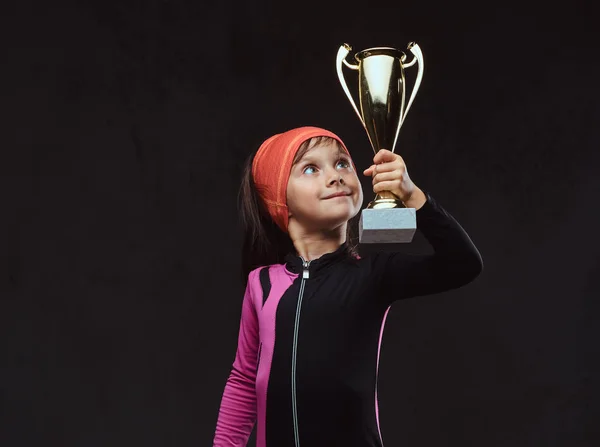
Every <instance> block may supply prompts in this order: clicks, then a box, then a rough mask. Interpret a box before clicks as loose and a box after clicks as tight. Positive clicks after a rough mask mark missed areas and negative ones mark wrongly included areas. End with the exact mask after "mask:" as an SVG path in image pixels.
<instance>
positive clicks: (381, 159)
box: [373, 149, 399, 164]
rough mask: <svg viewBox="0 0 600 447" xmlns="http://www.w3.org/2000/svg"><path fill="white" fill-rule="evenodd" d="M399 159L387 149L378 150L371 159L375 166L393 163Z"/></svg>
mask: <svg viewBox="0 0 600 447" xmlns="http://www.w3.org/2000/svg"><path fill="white" fill-rule="evenodd" d="M397 157H399V155H398V154H394V153H393V152H392V151H389V150H387V149H380V150H379V151H378V152H377V153H376V154H375V157H373V162H374V163H375V164H380V163H386V162H388V161H394V160H396V158H397Z"/></svg>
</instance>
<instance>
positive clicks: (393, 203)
mask: <svg viewBox="0 0 600 447" xmlns="http://www.w3.org/2000/svg"><path fill="white" fill-rule="evenodd" d="M384 208H406V206H405V205H404V203H402V201H401V200H400V199H399V198H398V196H396V195H395V194H394V193H393V192H390V191H381V192H380V193H378V194H376V195H375V198H374V199H373V200H372V201H371V202H370V203H369V204H368V205H367V209H375V210H379V209H384Z"/></svg>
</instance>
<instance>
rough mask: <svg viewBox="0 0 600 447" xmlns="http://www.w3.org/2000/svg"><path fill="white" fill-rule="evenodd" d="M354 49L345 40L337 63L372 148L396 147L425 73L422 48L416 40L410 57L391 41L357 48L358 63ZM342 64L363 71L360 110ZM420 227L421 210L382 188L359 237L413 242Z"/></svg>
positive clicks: (366, 213) (363, 218)
mask: <svg viewBox="0 0 600 447" xmlns="http://www.w3.org/2000/svg"><path fill="white" fill-rule="evenodd" d="M351 50H352V47H351V46H350V45H348V44H344V45H342V46H341V47H340V49H339V50H338V53H337V60H336V68H337V73H338V77H339V79H340V83H341V84H342V88H343V89H344V92H346V96H348V99H349V100H350V104H352V107H353V108H354V111H355V112H356V114H357V115H358V118H359V119H360V122H361V123H362V125H363V127H364V128H365V130H366V131H367V135H368V137H369V141H370V142H371V146H372V147H373V151H374V152H375V153H377V152H378V151H379V150H380V149H387V150H389V151H392V152H394V148H395V146H396V141H397V140H398V135H399V133H400V127H402V124H403V122H404V118H405V117H406V114H407V113H408V110H409V109H410V106H411V105H412V102H413V100H414V98H415V95H416V94H417V91H418V90H419V85H420V84H421V79H422V78H423V53H421V49H420V48H419V46H418V45H417V44H416V43H415V42H411V43H410V44H409V45H408V50H409V51H410V52H411V53H412V55H413V58H412V60H411V61H410V62H406V54H405V53H404V51H401V50H398V49H396V48H389V47H377V48H369V49H366V50H363V51H360V52H359V53H356V54H355V56H354V58H355V59H356V62H357V63H358V65H354V64H351V63H349V62H348V61H347V60H346V56H347V55H348V53H349V52H350V51H351ZM415 63H416V64H417V66H418V72H417V76H416V79H415V83H414V85H413V88H412V92H411V95H410V99H409V100H408V102H406V101H405V98H406V80H405V77H404V69H405V68H407V67H411V66H413V65H415ZM343 65H345V66H346V67H348V68H350V69H352V70H356V71H358V97H359V103H360V111H359V109H358V107H357V106H356V103H355V102H354V99H353V98H352V95H351V94H350V91H349V90H348V86H347V85H346V80H345V79H344V73H343V71H342V68H343ZM416 228H417V219H416V210H415V209H414V208H406V207H405V206H404V204H403V203H402V201H401V200H400V199H399V198H398V197H397V196H396V195H395V194H393V193H392V192H390V191H382V192H380V193H378V194H376V195H375V199H373V200H372V201H371V202H370V203H369V205H368V206H367V208H365V209H364V210H363V211H362V213H361V216H360V223H359V242H361V243H398V242H411V241H412V239H413V236H414V233H415V230H416Z"/></svg>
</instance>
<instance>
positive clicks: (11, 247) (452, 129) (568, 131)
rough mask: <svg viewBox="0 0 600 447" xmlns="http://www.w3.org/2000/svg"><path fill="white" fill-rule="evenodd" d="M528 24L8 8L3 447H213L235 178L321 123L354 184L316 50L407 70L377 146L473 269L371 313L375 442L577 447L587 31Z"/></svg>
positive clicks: (588, 283)
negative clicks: (374, 56) (438, 217)
mask: <svg viewBox="0 0 600 447" xmlns="http://www.w3.org/2000/svg"><path fill="white" fill-rule="evenodd" d="M551 3H552V2H538V3H537V4H532V3H526V2H523V1H522V2H505V1H503V2H491V3H490V2H480V3H477V4H473V5H468V4H466V3H465V4H460V3H456V2H437V3H431V2H411V3H410V4H409V3H407V2H384V3H382V2H371V3H370V4H369V6H368V7H367V6H364V5H366V2H365V3H364V4H363V6H359V5H353V4H350V3H347V4H346V3H342V2H325V1H322V2H315V1H310V2H296V3H288V2H279V3H274V2H273V4H268V3H265V2H248V3H240V4H233V3H228V2H219V3H217V4H215V5H206V4H204V3H203V2H177V1H162V2H159V1H154V0H153V1H137V2H122V3H117V2H112V3H109V2H74V1H73V2H70V3H69V2H63V3H58V2H42V1H37V2H35V3H33V2H28V1H21V2H19V3H18V6H17V5H16V4H15V5H13V6H10V7H6V9H5V11H4V12H3V14H2V18H1V19H0V20H1V23H0V24H1V25H2V26H0V42H1V45H2V52H1V54H2V69H1V77H0V79H1V83H0V86H1V87H0V88H1V96H0V97H1V101H0V104H1V107H2V135H3V138H4V141H3V143H2V145H1V161H0V169H1V172H2V188H0V190H1V191H2V195H1V197H2V202H1V203H2V215H1V218H0V221H1V222H2V227H3V228H2V233H3V234H4V235H6V239H4V238H3V239H2V244H3V246H2V247H0V252H1V253H2V257H1V258H0V259H1V260H2V267H3V272H4V273H3V275H2V282H1V283H0V284H1V289H0V292H1V295H0V404H1V407H0V411H1V413H0V445H1V446H2V447H21V446H27V447H30V446H50V445H60V446H69V447H70V446H78V447H79V446H81V447H96V446H111V447H117V446H144V447H146V446H147V447H154V446H209V445H211V441H212V436H213V433H214V428H215V423H216V418H217V412H218V408H219V404H220V399H221V393H222V391H223V387H224V385H225V380H226V378H227V375H228V373H229V369H230V367H231V363H232V361H233V357H234V354H235V348H236V342H237V330H238V324H239V315H240V310H241V308H240V305H241V297H242V293H243V288H242V284H240V282H239V279H238V277H239V275H238V269H239V265H240V264H239V263H240V258H239V250H240V245H241V235H240V232H239V229H238V224H237V217H238V216H237V205H236V194H237V188H238V182H239V178H240V167H241V164H242V161H243V159H244V158H245V157H246V155H247V154H248V153H249V152H250V151H251V150H253V149H255V148H256V147H257V145H258V144H259V143H260V142H261V141H262V140H263V139H265V138H266V137H268V136H270V135H271V134H273V133H276V132H279V131H282V130H286V129H287V128H290V127H295V126H298V125H318V126H322V127H326V128H329V129H331V130H333V131H334V132H336V133H338V134H339V135H340V136H341V137H342V138H343V139H344V140H345V141H346V143H347V144H348V146H349V147H350V150H351V152H352V153H353V155H354V158H355V161H356V162H357V164H358V165H359V167H363V168H364V167H366V166H368V164H369V162H370V158H371V153H370V152H369V151H370V147H369V145H368V140H367V137H366V134H365V133H364V130H363V129H362V127H361V125H360V124H359V122H358V120H357V118H356V116H355V115H354V112H353V110H352V108H351V107H350V105H349V103H348V101H347V99H346V97H345V95H344V94H343V91H342V89H341V87H340V85H339V81H338V79H337V75H336V73H335V55H336V52H337V49H338V48H339V46H340V45H341V44H342V43H344V42H348V43H350V44H351V45H353V47H354V49H355V50H357V51H358V50H360V49H364V48H367V47H371V46H381V45H383V46H396V47H401V48H404V47H405V46H406V44H407V43H408V42H409V41H411V40H414V41H417V42H418V43H419V45H420V46H421V48H422V50H423V53H424V56H425V75H424V78H423V83H422V85H421V89H420V90H419V93H418V95H417V97H416V100H415V102H414V104H413V107H412V109H411V111H410V113H409V115H408V118H407V120H406V122H405V126H404V128H403V130H402V133H401V135H400V139H399V142H398V146H397V150H398V152H399V153H401V154H402V155H403V157H404V159H405V161H406V164H407V166H408V169H409V172H410V174H411V177H412V179H413V180H414V182H415V183H416V184H417V185H419V186H420V187H421V188H423V189H426V190H428V191H429V192H431V193H432V195H434V196H435V197H436V198H437V199H438V200H439V201H440V203H441V204H442V205H443V206H445V207H446V209H447V210H448V211H450V212H451V213H452V214H453V215H454V216H455V217H456V218H457V219H458V220H459V221H460V222H461V224H462V225H463V226H464V227H465V229H466V230H467V231H468V232H469V234H470V235H471V237H472V239H473V240H474V242H475V243H476V244H477V246H478V247H479V249H480V251H481V253H482V256H483V258H484V262H485V271H484V273H483V274H482V275H481V276H480V277H479V278H478V279H477V280H476V281H475V282H474V283H472V284H470V285H468V286H467V287H465V288H463V289H459V290H457V291H452V292H447V293H443V294H439V295H435V296H430V297H424V298H421V299H416V300H408V301H404V302H398V303H396V304H395V305H394V306H393V307H392V310H391V312H390V315H389V317H388V320H387V324H386V331H385V337H384V343H383V348H382V358H381V364H380V385H379V394H380V413H381V429H382V433H383V438H384V442H385V444H386V446H423V447H425V446H436V447H442V446H460V447H465V446H486V447H499V446H511V447H517V446H544V447H545V446H565V447H567V446H568V447H580V446H596V445H600V433H599V425H598V417H599V410H600V405H599V401H598V398H599V397H600V396H599V393H598V391H599V389H600V387H599V386H598V373H599V372H600V362H599V351H600V349H599V348H598V341H599V340H600V328H599V325H598V320H599V319H598V312H599V310H600V306H599V304H598V298H599V297H600V250H599V249H600V236H599V234H600V233H599V232H598V228H599V227H600V217H599V216H598V212H597V204H598V198H599V197H600V175H598V170H599V166H600V154H599V151H598V146H599V142H600V141H599V137H598V131H597V130H598V121H599V119H600V112H599V107H598V100H599V99H600V95H599V94H598V93H599V92H598V84H597V80H598V78H599V74H600V70H599V68H600V67H599V65H600V63H599V59H598V56H597V45H596V44H594V42H593V41H594V40H595V38H596V37H597V35H598V32H597V30H595V29H594V27H597V22H598V18H599V17H598V10H597V6H592V2H587V3H586V2H583V1H574V2H561V3H558V4H556V5H552V4H551ZM409 70H410V69H409ZM407 74H408V75H409V76H413V75H414V72H411V71H407ZM346 75H347V77H348V79H349V83H351V82H352V81H353V80H352V77H353V76H355V73H354V72H350V71H348V70H346ZM364 186H365V189H366V197H369V190H368V188H369V186H370V181H369V180H368V179H366V180H365V182H364ZM398 249H401V250H415V251H420V250H426V249H427V247H426V246H425V245H424V244H422V239H420V238H418V237H417V240H416V241H415V244H413V245H412V246H410V247H406V246H403V247H398ZM251 445H253V443H252V444H251Z"/></svg>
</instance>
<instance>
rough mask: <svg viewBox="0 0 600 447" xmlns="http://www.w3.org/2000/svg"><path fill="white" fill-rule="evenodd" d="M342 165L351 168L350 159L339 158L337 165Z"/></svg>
mask: <svg viewBox="0 0 600 447" xmlns="http://www.w3.org/2000/svg"><path fill="white" fill-rule="evenodd" d="M339 165H342V168H349V167H350V163H349V162H348V160H345V159H343V158H342V159H340V160H338V162H337V164H336V166H339Z"/></svg>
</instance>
